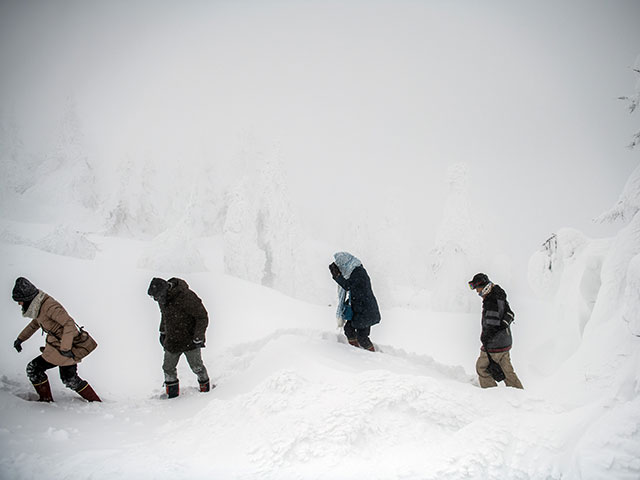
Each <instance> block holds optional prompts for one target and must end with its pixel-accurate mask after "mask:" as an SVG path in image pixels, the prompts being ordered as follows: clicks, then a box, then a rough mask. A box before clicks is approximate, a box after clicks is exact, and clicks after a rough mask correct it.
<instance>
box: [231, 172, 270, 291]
mask: <svg viewBox="0 0 640 480" xmlns="http://www.w3.org/2000/svg"><path fill="white" fill-rule="evenodd" d="M246 183H247V182H246V181H242V182H240V183H239V184H238V185H237V186H236V187H235V188H234V189H232V190H231V192H230V193H229V195H228V196H229V199H228V201H227V204H228V207H227V215H226V218H225V222H224V227H223V233H224V268H225V272H226V273H228V274H229V275H233V276H234V277H238V278H242V279H244V280H248V281H250V282H254V283H262V281H263V279H264V276H265V265H266V261H267V256H266V253H265V251H264V250H263V249H262V248H260V246H259V243H258V226H257V209H256V206H255V204H254V200H253V198H252V197H251V196H250V195H249V191H250V188H249V187H248V186H247V184H246Z"/></svg>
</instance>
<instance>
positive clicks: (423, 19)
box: [0, 0, 640, 258]
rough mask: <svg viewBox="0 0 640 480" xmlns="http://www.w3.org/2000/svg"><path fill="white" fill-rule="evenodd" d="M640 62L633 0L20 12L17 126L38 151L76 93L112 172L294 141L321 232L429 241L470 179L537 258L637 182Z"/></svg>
mask: <svg viewBox="0 0 640 480" xmlns="http://www.w3.org/2000/svg"><path fill="white" fill-rule="evenodd" d="M638 54H640V2H638V1H635V0H630V1H618V0H616V1H610V2H603V1H562V2H557V1H529V2H525V1H517V2H514V1H483V2H478V1H455V2H450V1H422V2H421V1H386V2H385V1H350V2H338V1H268V0H264V1H243V2H239V1H219V2H215V1H211V2H205V1H201V2H199V1H183V2H162V1H153V2H136V1H109V2H106V1H105V2H95V1H78V2H73V1H60V2H58V1H43V2H37V1H29V2H23V1H13V0H11V1H7V0H4V1H3V2H2V3H0V106H1V110H0V111H2V112H4V114H5V115H8V113H7V112H11V115H13V116H15V117H16V119H17V122H18V123H19V124H20V125H21V127H22V129H23V135H24V137H25V139H26V142H27V144H28V145H29V147H30V148H32V149H33V151H38V149H39V148H42V149H46V148H47V144H48V142H49V143H50V142H53V140H52V136H53V135H55V134H56V133H57V132H58V131H59V130H58V123H59V118H60V115H61V111H62V110H63V107H64V104H65V101H66V99H67V98H69V97H70V96H71V97H73V98H74V99H75V101H76V103H77V106H78V113H79V116H80V120H81V122H82V127H83V131H84V133H85V136H86V141H87V144H88V148H89V149H90V152H91V154H92V155H93V156H94V157H96V158H100V159H101V161H105V162H106V161H114V159H115V158H118V157H121V156H122V155H123V154H124V153H125V152H127V151H131V150H133V151H149V152H151V153H152V154H157V155H158V158H161V159H163V160H164V161H168V160H169V159H174V160H175V159H177V158H180V159H181V160H182V161H184V162H185V163H186V164H188V163H189V161H190V159H191V158H194V157H196V156H198V155H208V156H211V158H212V161H213V162H228V161H230V159H231V158H232V157H233V153H234V152H235V151H237V150H238V148H240V147H241V143H242V140H241V139H242V138H244V137H243V135H246V134H250V135H252V136H254V137H255V138H256V139H258V142H260V143H262V144H263V145H265V146H266V148H270V146H272V145H274V144H277V145H278V146H279V148H280V151H281V153H282V155H283V158H284V160H285V164H286V166H287V175H288V178H289V181H290V188H291V190H292V193H293V195H294V200H295V201H296V204H297V205H298V207H299V211H300V213H301V215H302V216H303V217H304V218H305V222H306V224H307V227H308V228H309V230H310V231H311V232H312V233H313V234H314V235H320V234H321V233H322V232H323V231H326V230H329V229H332V228H342V225H343V223H341V222H344V221H346V219H345V218H342V217H341V216H344V214H343V213H342V212H348V215H349V216H351V217H353V216H354V215H355V216H360V215H361V216H363V217H368V218H371V219H372V220H371V221H374V222H375V221H376V218H375V213H372V212H377V211H382V210H383V209H387V211H388V210H389V209H391V210H392V211H393V210H395V211H397V214H398V218H400V219H403V222H404V223H405V224H407V225H408V231H409V232H411V233H410V234H416V232H422V233H426V234H427V237H426V238H431V237H429V235H433V232H434V231H435V229H436V228H437V226H438V224H439V223H440V221H441V218H440V217H441V213H442V207H443V196H444V195H446V170H447V168H448V167H449V166H450V165H451V164H453V163H456V162H466V163H468V164H469V166H470V170H471V194H472V196H473V200H474V202H473V204H474V208H477V209H478V215H483V216H486V217H487V221H488V222H489V224H490V225H491V229H492V230H491V231H492V232H493V235H495V237H496V241H497V242H498V241H499V242H503V243H504V244H505V247H504V248H505V249H506V250H508V251H509V252H510V253H515V254H516V255H519V256H521V258H524V256H526V255H528V254H529V253H531V252H532V251H533V250H535V249H536V248H538V246H539V245H540V243H541V242H542V241H544V240H545V238H546V236H548V234H550V233H551V232H553V231H554V230H555V229H557V228H558V227H562V226H571V227H577V228H580V229H582V230H584V231H585V232H586V233H587V234H588V235H601V234H605V233H606V232H607V229H604V228H603V227H599V226H596V225H593V224H592V223H591V222H590V220H591V218H593V217H594V216H597V215H598V214H599V213H601V211H602V210H604V209H607V208H609V207H610V205H612V204H613V203H614V202H615V201H616V199H617V195H618V193H619V192H620V190H621V189H622V186H623V185H624V182H625V180H626V178H627V177H628V175H629V173H630V172H631V171H632V170H633V168H634V167H635V166H636V165H637V161H638V152H631V151H629V150H627V149H625V146H626V145H627V144H628V143H629V141H630V137H631V134H632V133H633V132H634V131H636V130H637V129H638V125H639V122H638V118H637V115H636V116H635V118H634V116H631V115H629V114H628V112H627V111H626V109H625V105H624V104H623V102H621V101H619V100H617V97H618V96H620V95H625V94H629V93H632V92H633V90H634V87H635V83H636V79H637V76H634V74H633V73H632V71H631V70H630V67H631V66H632V65H633V64H634V62H635V61H636V57H637V56H638ZM409 224H410V225H409ZM430 246H431V245H427V248H428V247H430Z"/></svg>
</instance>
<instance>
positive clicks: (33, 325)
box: [18, 318, 40, 343]
mask: <svg viewBox="0 0 640 480" xmlns="http://www.w3.org/2000/svg"><path fill="white" fill-rule="evenodd" d="M39 328H40V324H39V323H38V322H37V321H36V319H35V318H34V319H33V320H31V321H30V322H29V325H27V326H26V327H24V329H23V330H22V331H21V332H20V334H19V335H18V340H20V343H22V342H25V341H27V340H29V339H30V338H31V335H33V334H34V333H36V332H37V331H38V329H39Z"/></svg>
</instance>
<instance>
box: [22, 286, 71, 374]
mask: <svg viewBox="0 0 640 480" xmlns="http://www.w3.org/2000/svg"><path fill="white" fill-rule="evenodd" d="M40 328H42V330H43V331H44V332H46V333H47V338H46V341H45V347H44V350H43V351H42V358H44V359H45V360H46V361H47V362H49V363H52V364H53V365H58V366H61V367H63V366H67V365H74V364H76V363H78V362H80V360H75V359H73V358H68V357H65V356H64V355H61V354H60V351H61V350H62V351H67V350H71V347H72V344H73V339H74V337H76V335H78V334H79V331H78V328H77V327H76V324H75V322H74V321H73V318H71V317H70V316H69V314H68V313H67V311H66V310H65V309H64V307H63V306H62V305H60V303H58V302H57V301H56V300H55V299H54V298H53V297H50V296H49V295H46V294H45V296H44V299H43V300H42V304H41V306H40V312H39V313H38V316H37V317H36V318H34V319H33V320H31V322H30V323H29V325H27V326H26V327H25V329H24V330H22V332H20V335H18V339H19V340H20V341H22V342H24V341H25V340H28V339H29V338H30V337H31V336H32V335H33V334H34V333H36V332H37V331H38V330H39V329H40Z"/></svg>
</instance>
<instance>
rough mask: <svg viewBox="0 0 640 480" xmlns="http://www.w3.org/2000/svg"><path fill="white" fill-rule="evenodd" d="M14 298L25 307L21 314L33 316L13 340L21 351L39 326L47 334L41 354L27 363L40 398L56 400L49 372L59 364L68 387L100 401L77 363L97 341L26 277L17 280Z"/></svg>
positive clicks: (27, 316)
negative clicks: (80, 375) (79, 370)
mask: <svg viewBox="0 0 640 480" xmlns="http://www.w3.org/2000/svg"><path fill="white" fill-rule="evenodd" d="M11 297H12V298H13V300H14V301H16V302H18V305H20V306H21V307H22V316H23V317H26V318H31V319H32V320H31V322H30V323H29V324H28V325H27V326H26V327H25V328H24V330H22V332H20V334H19V335H18V338H17V339H16V340H15V342H13V347H14V348H15V349H16V350H17V351H18V353H19V352H21V351H22V343H23V342H25V341H26V340H28V339H29V338H31V336H32V335H33V334H34V333H36V331H38V330H39V329H42V331H43V333H46V334H47V337H46V340H45V346H44V347H40V351H41V352H42V355H38V356H37V357H36V358H34V359H33V360H31V361H30V362H29V363H28V364H27V377H28V378H29V380H30V381H31V383H32V384H33V387H34V388H35V390H36V392H37V393H38V395H39V398H38V401H40V402H53V397H52V395H51V386H50V384H49V378H48V377H47V374H46V371H47V370H49V369H51V368H54V367H56V366H57V367H59V370H60V379H61V380H62V383H64V385H65V386H66V387H68V388H70V389H71V390H74V391H76V392H77V393H78V394H79V395H80V396H81V397H82V398H84V399H85V400H87V401H89V402H100V401H101V400H100V398H99V397H98V395H97V394H96V392H95V391H94V390H93V388H91V385H89V383H88V382H87V381H86V380H83V379H82V378H80V377H79V376H78V363H79V362H80V361H81V360H82V357H84V356H85V355H87V354H88V353H89V352H90V351H92V350H93V349H94V348H95V347H96V346H97V344H96V343H95V341H94V340H93V339H92V338H91V337H89V335H88V334H87V333H86V332H84V331H83V330H82V329H80V330H78V327H77V326H76V323H75V321H74V320H73V318H71V317H70V316H69V314H68V313H67V311H66V310H65V309H64V307H63V306H62V305H61V304H60V303H58V302H57V301H56V300H55V299H54V298H53V297H50V296H49V295H47V294H46V293H45V292H43V291H42V290H38V289H37V288H36V287H35V286H34V285H33V284H32V283H31V282H30V281H29V280H27V279H26V278H24V277H19V278H18V279H17V280H16V282H15V285H14V287H13V292H12V295H11ZM89 343H90V344H92V345H88V344H89Z"/></svg>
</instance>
